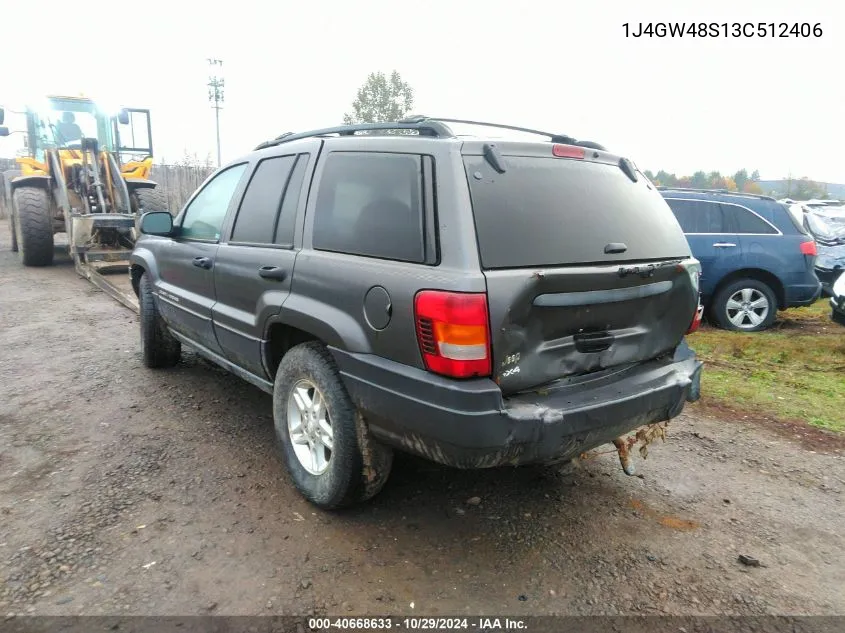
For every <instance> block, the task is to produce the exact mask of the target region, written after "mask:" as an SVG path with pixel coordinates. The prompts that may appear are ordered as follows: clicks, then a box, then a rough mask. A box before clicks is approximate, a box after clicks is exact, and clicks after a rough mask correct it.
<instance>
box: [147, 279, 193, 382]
mask: <svg viewBox="0 0 845 633" xmlns="http://www.w3.org/2000/svg"><path fill="white" fill-rule="evenodd" d="M138 303H139V307H140V316H141V355H142V356H143V359H144V366H145V367H150V368H152V369H157V368H160V367H173V366H174V365H175V364H176V363H178V362H179V358H180V356H181V355H182V344H181V343H180V342H179V341H178V340H176V339H175V338H174V337H173V335H172V334H171V333H170V332H169V331H168V330H167V326H166V325H165V324H164V320H163V319H162V318H161V315H160V314H159V312H158V308H157V307H156V304H155V301H154V300H153V289H152V284H151V283H150V280H149V277H148V276H147V273H144V274H143V275H141V280H140V281H139V283H138Z"/></svg>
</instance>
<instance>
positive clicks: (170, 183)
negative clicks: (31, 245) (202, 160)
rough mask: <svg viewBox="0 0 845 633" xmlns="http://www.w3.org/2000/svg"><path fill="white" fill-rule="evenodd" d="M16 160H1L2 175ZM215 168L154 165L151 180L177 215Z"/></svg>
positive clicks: (1, 209) (15, 167) (0, 213)
mask: <svg viewBox="0 0 845 633" xmlns="http://www.w3.org/2000/svg"><path fill="white" fill-rule="evenodd" d="M17 168H18V165H17V163H15V161H14V159H10V158H0V174H2V172H4V171H6V170H7V169H17ZM213 171H214V167H206V166H204V165H202V166H194V165H153V173H152V176H151V179H152V180H154V181H155V182H157V183H158V184H159V186H160V187H162V188H163V189H164V191H165V192H167V202H168V206H169V207H170V212H171V213H172V214H173V215H176V213H178V211H179V210H180V209H181V208H182V205H184V204H185V202H186V201H187V199H188V198H189V197H190V196H191V194H192V193H194V191H196V189H197V188H198V187H199V186H200V185H201V184H202V183H203V181H204V180H205V179H206V178H207V177H208V175H209V174H211V172H213ZM0 217H4V210H3V205H2V204H0Z"/></svg>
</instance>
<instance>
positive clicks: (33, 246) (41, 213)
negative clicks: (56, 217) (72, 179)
mask: <svg viewBox="0 0 845 633" xmlns="http://www.w3.org/2000/svg"><path fill="white" fill-rule="evenodd" d="M13 199H14V210H13V217H14V219H15V222H14V225H15V231H16V237H17V243H18V249H19V250H20V253H21V260H22V261H23V265H24V266H52V265H53V217H52V210H53V205H52V203H51V201H50V194H49V193H48V192H47V191H46V190H45V189H41V188H40V187H19V188H18V189H15V192H14V195H13Z"/></svg>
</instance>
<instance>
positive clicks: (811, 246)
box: [801, 242, 819, 256]
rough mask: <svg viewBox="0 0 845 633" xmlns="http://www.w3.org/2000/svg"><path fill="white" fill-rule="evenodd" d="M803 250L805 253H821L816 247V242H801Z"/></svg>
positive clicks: (815, 254)
mask: <svg viewBox="0 0 845 633" xmlns="http://www.w3.org/2000/svg"><path fill="white" fill-rule="evenodd" d="M801 252H802V253H803V254H804V255H814V256H817V255H818V254H819V249H818V248H816V243H815V242H801Z"/></svg>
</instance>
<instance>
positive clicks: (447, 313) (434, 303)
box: [414, 290, 492, 378]
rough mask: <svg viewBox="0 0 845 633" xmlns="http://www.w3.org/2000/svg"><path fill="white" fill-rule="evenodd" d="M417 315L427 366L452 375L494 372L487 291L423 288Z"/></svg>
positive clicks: (419, 295) (462, 376) (417, 297)
mask: <svg viewBox="0 0 845 633" xmlns="http://www.w3.org/2000/svg"><path fill="white" fill-rule="evenodd" d="M414 317H415V320H416V326H417V340H418V342H419V345H420V351H421V352H422V356H423V362H424V363H425V366H426V369H428V370H429V371H432V372H434V373H437V374H442V375H444V376H450V377H452V378H470V377H472V376H489V375H490V373H491V369H492V363H491V354H490V326H489V319H488V316H487V295H486V294H485V293H467V292H444V291H440V290H423V291H421V292H419V293H417V296H416V298H415V299H414Z"/></svg>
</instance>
